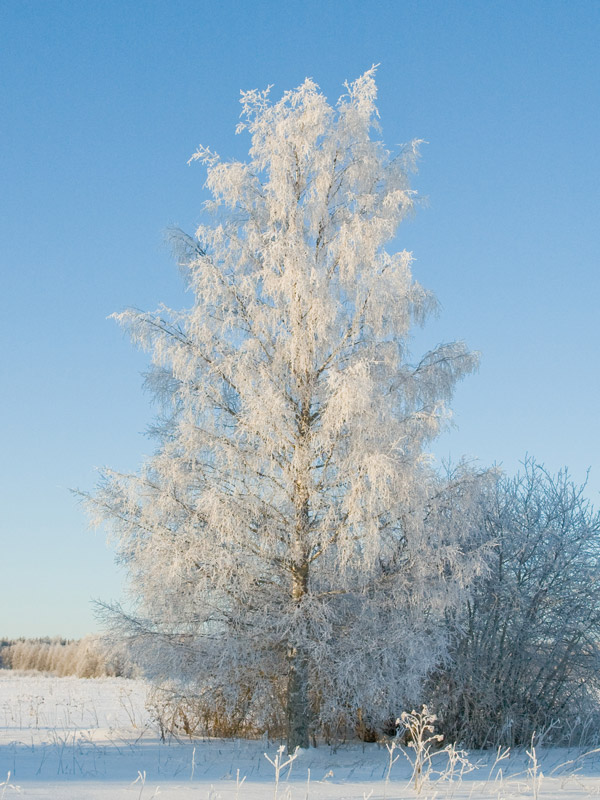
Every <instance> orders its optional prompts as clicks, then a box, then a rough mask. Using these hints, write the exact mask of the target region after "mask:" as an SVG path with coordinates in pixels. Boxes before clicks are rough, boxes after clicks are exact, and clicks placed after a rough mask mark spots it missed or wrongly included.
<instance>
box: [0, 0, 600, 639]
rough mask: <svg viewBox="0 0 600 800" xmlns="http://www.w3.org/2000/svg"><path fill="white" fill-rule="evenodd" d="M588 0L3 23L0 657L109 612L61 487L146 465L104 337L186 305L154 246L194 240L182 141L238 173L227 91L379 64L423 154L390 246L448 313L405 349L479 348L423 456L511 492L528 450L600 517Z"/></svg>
mask: <svg viewBox="0 0 600 800" xmlns="http://www.w3.org/2000/svg"><path fill="white" fill-rule="evenodd" d="M599 41H600V2H597V0H579V2H572V1H570V2H567V1H565V2H557V0H545V1H544V2H541V1H539V0H538V1H536V0H532V1H531V2H520V1H519V2H517V1H516V0H504V1H503V2H495V1H494V0H489V2H459V1H458V0H456V1H453V0H448V1H447V2H442V0H439V2H433V0H395V1H394V2H389V1H387V0H382V1H381V2H357V1H356V0H346V2H341V0H333V1H332V2H327V1H326V0H319V2H316V0H303V1H302V2H285V0H262V1H261V0H254V1H253V2H247V3H243V2H237V3H236V2H232V1H231V0H222V1H221V2H219V3H217V2H202V1H201V0H198V1H197V2H192V1H191V0H171V1H170V2H166V0H165V2H152V1H151V0H149V1H148V2H143V3H142V2H133V1H132V0H119V1H118V2H116V1H115V0H103V2H99V1H98V0H97V1H96V2H91V1H90V2H68V1H67V0H50V1H48V2H44V1H43V0H35V1H34V0H4V2H3V3H2V5H1V6H0V75H1V76H2V80H1V85H0V93H1V100H2V102H1V107H2V112H1V114H0V137H1V139H2V148H1V149H0V185H1V186H2V196H1V200H0V203H1V206H2V208H1V214H0V237H1V243H2V248H1V251H0V274H1V277H2V284H1V285H2V296H3V299H4V308H3V313H2V315H1V317H0V331H1V335H2V343H3V347H2V378H3V379H2V388H1V392H0V399H1V419H2V425H3V437H2V438H3V441H4V447H3V452H4V458H3V459H2V463H1V466H0V469H1V473H2V474H1V478H0V491H1V509H2V511H1V516H0V541H1V551H0V552H1V554H2V567H3V568H2V578H1V579H0V636H7V637H17V636H37V635H55V634H61V635H64V636H68V637H77V636H80V635H83V634H85V633H86V632H89V631H93V630H96V629H97V623H96V621H95V620H94V617H93V614H92V607H91V604H90V599H91V598H94V597H96V598H101V599H104V600H109V599H115V598H118V597H119V596H120V592H121V585H122V577H123V576H122V573H121V572H120V571H119V569H118V568H117V567H116V566H115V565H114V563H113V558H112V554H111V552H110V550H109V548H108V547H107V546H106V544H105V540H104V535H103V533H102V532H98V533H93V532H90V531H89V530H88V529H87V522H86V518H85V515H84V513H83V510H82V509H81V507H80V506H79V505H78V504H77V502H76V501H75V500H74V498H73V496H72V495H71V494H70V493H69V488H70V487H80V488H81V489H84V490H89V489H91V488H92V487H93V486H94V484H95V481H96V474H95V472H94V467H96V466H102V465H109V466H111V467H114V468H116V469H121V470H134V469H136V467H137V466H138V465H139V463H140V461H141V459H142V457H143V455H144V454H145V453H149V452H151V450H152V443H151V442H150V441H149V440H148V439H146V438H145V437H144V435H143V434H144V431H145V429H146V428H147V426H148V424H149V423H150V422H151V420H152V413H153V412H152V408H151V406H150V403H149V398H148V397H147V396H145V395H144V394H143V392H142V389H141V383H142V379H141V377H140V373H141V372H142V371H143V369H144V366H145V364H146V363H147V358H146V356H144V355H143V354H140V353H138V352H136V351H135V350H134V349H133V347H132V346H131V345H130V343H129V342H128V341H127V339H126V338H125V337H124V336H123V334H122V333H121V332H120V330H119V329H118V328H117V326H116V325H115V323H114V322H113V321H110V320H107V319H106V318H107V316H108V315H109V314H111V313H112V312H113V311H116V310H120V309H122V308H124V307H126V306H130V305H132V306H137V307H140V308H147V309H153V308H155V307H156V306H158V304H159V303H161V302H164V303H166V304H167V305H172V306H174V307H181V306H182V305H184V304H187V303H189V302H190V298H189V296H187V295H185V294H184V293H183V290H182V285H181V281H180V278H179V276H178V272H177V268H176V266H175V265H174V264H173V262H172V259H171V256H170V254H169V251H168V248H166V247H165V246H164V244H163V232H164V230H165V229H166V228H167V227H169V226H170V225H173V224H175V225H180V226H181V227H183V228H185V229H186V230H188V231H190V232H193V230H194V228H195V225H196V223H197V222H198V220H199V217H200V212H201V204H202V201H203V200H204V199H206V194H205V190H204V189H203V182H204V173H203V170H202V167H201V166H198V165H194V166H188V165H187V160H188V159H189V157H190V156H191V154H192V153H193V152H194V150H195V149H196V147H197V145H198V144H199V143H202V144H206V145H210V146H211V147H212V148H214V149H215V150H217V152H219V153H220V154H221V155H222V156H223V157H225V158H231V157H236V158H243V157H244V154H245V152H247V149H248V138H247V136H246V135H241V136H237V137H236V136H235V135H234V130H235V126H236V123H237V120H238V114H239V103H238V100H239V91H240V89H249V88H264V87H266V85H267V84H274V89H273V96H274V97H278V96H279V95H280V94H281V92H283V91H284V90H285V89H288V88H292V87H295V86H297V85H298V84H300V83H301V82H302V80H303V79H304V78H305V77H306V76H311V77H313V78H314V79H315V80H316V81H317V83H318V84H319V85H320V86H321V88H322V89H323V91H324V92H325V94H326V95H327V96H328V97H329V99H330V100H331V101H335V99H336V98H337V97H338V96H339V95H340V94H341V93H342V92H343V86H342V84H343V82H344V80H345V79H350V80H352V79H354V78H356V77H358V75H360V74H362V73H363V72H364V71H365V70H366V69H368V68H369V67H370V66H371V64H373V63H379V64H380V65H381V66H380V67H379V70H378V79H377V81H378V86H379V100H378V106H379V110H380V115H381V125H382V133H383V139H384V141H385V142H386V144H387V145H388V147H390V148H394V147H395V146H396V145H397V144H399V143H402V142H406V141H408V140H410V139H412V138H420V139H424V140H425V141H426V142H427V144H425V145H423V148H422V159H421V165H420V171H419V174H418V175H416V176H415V177H414V181H413V184H414V187H415V189H417V190H418V191H419V193H420V194H421V195H423V196H424V197H426V199H427V202H426V203H424V204H423V207H422V208H421V209H420V210H419V212H418V214H417V216H416V218H415V219H414V220H409V221H407V222H406V223H404V224H403V226H401V228H400V230H399V232H398V244H399V246H400V247H403V248H407V249H409V250H412V251H414V255H415V264H414V272H415V276H416V277H417V279H418V280H419V281H420V282H421V283H422V284H423V285H424V286H426V287H427V288H428V289H431V290H432V291H433V292H434V293H435V294H436V295H437V296H438V298H439V300H440V302H441V304H442V314H441V316H440V318H439V319H437V320H435V321H433V322H432V323H430V325H428V327H427V328H426V329H425V331H424V332H423V333H422V334H421V333H419V335H418V336H417V338H416V343H415V349H418V348H421V349H423V348H424V347H426V346H429V345H432V344H435V343H437V342H439V341H449V340H453V339H465V340H466V341H467V342H468V344H469V345H470V346H471V347H472V348H473V349H476V350H479V351H481V354H482V360H481V368H480V371H479V373H478V374H476V375H474V376H471V377H469V378H467V379H466V380H465V381H464V382H463V383H462V384H461V385H460V387H459V389H458V391H457V393H456V396H455V401H454V403H453V408H454V411H455V422H456V423H457V426H458V428H457V429H456V430H453V431H452V432H450V433H448V434H445V435H444V436H443V437H442V439H441V440H440V441H439V442H438V443H437V444H436V446H435V450H434V451H435V454H436V456H437V457H438V458H443V457H451V458H452V459H454V460H456V459H458V458H459V457H460V456H461V455H463V454H464V455H467V456H469V457H472V458H477V459H479V461H480V463H481V464H482V465H488V464H491V463H492V462H498V463H501V464H502V465H503V466H504V467H505V469H506V470H507V471H508V472H509V473H513V472H514V471H515V470H516V469H517V467H518V464H519V461H520V460H521V459H522V458H523V457H524V456H525V454H526V453H530V454H531V455H533V456H535V457H536V458H537V459H538V460H539V461H541V462H544V463H545V464H546V465H547V466H548V468H549V469H551V470H553V471H554V470H556V469H558V468H559V467H561V466H563V465H566V466H568V467H569V468H570V469H571V471H572V473H573V476H574V477H575V478H576V479H577V480H583V479H584V477H585V473H586V469H587V468H588V467H591V473H590V481H589V484H588V495H589V497H590V498H591V499H592V501H593V502H594V503H595V504H596V505H598V500H599V496H598V492H599V491H600V459H599V452H600V429H599V423H598V412H599V402H598V395H599V394H600V377H599V374H598V345H599V335H598V311H597V309H598V305H599V299H600V298H599V295H600V277H599V269H598V253H599V249H600V248H599V244H600V241H599V239H600V235H599V228H600V225H599V223H600V147H599V143H600V136H599V134H600V111H599V100H600V55H599V50H600V48H598V42H599Z"/></svg>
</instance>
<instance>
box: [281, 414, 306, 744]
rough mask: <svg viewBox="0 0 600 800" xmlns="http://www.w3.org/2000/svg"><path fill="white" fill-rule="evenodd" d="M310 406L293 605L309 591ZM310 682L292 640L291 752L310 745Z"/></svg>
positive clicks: (301, 427)
mask: <svg viewBox="0 0 600 800" xmlns="http://www.w3.org/2000/svg"><path fill="white" fill-rule="evenodd" d="M309 409H310V403H307V402H305V403H304V404H303V406H302V408H301V411H300V415H299V419H298V443H297V447H298V451H299V462H298V471H297V473H296V479H295V486H294V505H295V509H296V514H295V524H294V540H293V551H292V570H291V571H292V586H291V595H292V597H291V599H292V603H293V604H294V605H299V604H300V603H301V602H302V600H303V598H304V596H305V595H306V594H307V593H308V572H309V553H308V535H309V528H310V492H309V472H308V463H307V460H306V450H307V444H308V443H307V440H308V437H309V433H310V419H309V414H310V412H309ZM309 684H310V680H309V658H308V653H307V652H306V650H305V647H304V646H303V645H302V644H301V643H299V642H297V641H293V642H290V643H289V645H288V686H287V749H288V752H289V753H293V752H294V750H295V749H296V747H303V748H306V747H308V746H309V734H310V722H311V713H310V698H309Z"/></svg>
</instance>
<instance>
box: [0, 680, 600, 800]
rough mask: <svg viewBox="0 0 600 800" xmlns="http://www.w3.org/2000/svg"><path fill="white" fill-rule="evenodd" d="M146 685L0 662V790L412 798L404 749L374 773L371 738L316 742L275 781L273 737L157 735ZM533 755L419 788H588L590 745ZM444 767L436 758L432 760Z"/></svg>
mask: <svg viewBox="0 0 600 800" xmlns="http://www.w3.org/2000/svg"><path fill="white" fill-rule="evenodd" d="M146 692H147V686H146V685H145V684H144V683H143V682H141V681H132V680H125V679H121V678H102V679H81V678H55V677H49V676H45V675H42V674H39V673H15V672H11V671H8V670H0V800H9V799H10V798H12V797H25V798H28V797H30V798H51V799H52V800H88V799H89V800H109V798H110V800H152V798H153V797H159V796H160V797H161V798H163V800H171V799H172V800H185V798H189V799H190V800H192V798H193V800H267V799H268V798H273V800H342V798H343V799H344V800H364V799H365V798H371V800H382V798H385V800H394V798H398V799H399V798H402V799H404V798H411V797H416V793H415V791H414V789H413V788H412V786H411V785H410V784H409V779H410V774H411V767H410V764H409V763H408V760H407V759H406V758H404V756H403V754H402V753H399V752H398V751H395V752H394V753H393V756H394V757H395V756H397V755H400V758H399V759H398V760H397V761H396V762H395V763H394V764H393V765H392V767H391V770H390V776H389V780H388V781H386V775H387V772H388V767H389V761H390V757H389V754H388V751H387V750H386V748H385V747H383V746H380V745H376V744H373V745H360V744H358V745H357V744H352V745H344V746H340V747H338V748H337V749H333V748H330V747H327V746H325V745H323V746H321V747H319V748H317V749H311V750H310V751H305V752H301V753H299V755H298V757H297V758H296V760H295V761H294V762H293V764H292V765H291V770H290V768H289V767H288V768H286V769H284V770H283V771H282V775H281V779H280V782H279V785H278V786H277V785H276V782H275V770H274V768H273V766H272V765H271V764H270V763H269V761H268V760H267V759H266V758H265V753H267V755H269V757H270V758H271V759H272V760H273V759H275V757H276V755H277V751H278V747H279V745H280V743H279V742H269V741H267V740H266V739H265V740H261V741H239V740H234V741H229V740H227V741H224V740H215V739H213V740H199V739H197V740H193V741H190V740H180V741H176V740H172V741H170V742H161V741H160V738H159V736H158V735H157V731H156V729H155V728H154V727H153V726H152V723H151V720H150V718H149V715H148V712H147V711H146V709H145V698H146ZM411 753H412V751H408V754H409V755H410V754H411ZM537 756H538V759H539V765H538V768H537V773H536V774H537V782H536V780H535V777H536V775H535V774H534V770H535V767H534V764H533V762H532V759H531V758H530V757H528V756H527V755H526V753H524V752H515V753H513V754H511V755H510V757H508V758H505V759H504V760H502V761H500V762H499V763H496V764H494V758H495V754H494V753H471V754H470V756H469V758H470V761H471V762H472V763H473V764H476V765H477V768H476V769H474V770H473V771H471V772H469V773H468V774H463V775H462V776H456V777H455V779H454V780H453V781H447V780H446V781H441V780H439V779H436V776H435V775H434V776H433V777H432V780H430V782H429V783H427V784H426V785H425V787H424V788H423V791H422V794H421V797H422V798H427V799H428V800H433V798H436V800H445V799H446V798H447V799H448V800H449V799H450V798H453V799H454V800H467V798H473V799H474V800H476V799H477V798H493V799H494V800H512V798H527V797H533V798H536V797H537V798H539V800H542V798H543V799H544V800H553V799H554V798H563V799H564V800H575V798H577V799H578V800H579V798H592V797H596V798H597V797H598V796H599V795H600V752H592V753H590V754H589V755H585V754H583V753H582V752H581V751H577V750H573V749H572V750H567V749H560V750H559V749H553V750H550V749H548V750H541V749H540V748H538V753H537ZM284 758H285V756H284ZM442 758H444V759H445V756H442ZM444 766H446V764H445V763H444V764H442V761H441V759H439V763H438V764H437V765H436V766H435V768H436V769H438V770H442V769H443V767H444ZM457 772H458V769H457ZM9 773H10V776H9ZM242 781H243V783H242ZM238 783H240V784H241V785H238ZM536 792H537V794H536Z"/></svg>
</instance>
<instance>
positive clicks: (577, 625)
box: [432, 458, 600, 747]
mask: <svg viewBox="0 0 600 800" xmlns="http://www.w3.org/2000/svg"><path fill="white" fill-rule="evenodd" d="M584 492H585V486H578V485H576V484H575V483H574V482H573V481H572V480H571V478H570V477H569V474H568V472H567V471H566V470H563V471H561V472H559V473H558V475H555V476H553V475H550V474H549V473H548V472H547V471H546V470H545V469H544V467H543V466H541V465H540V464H537V463H536V462H535V460H533V459H531V458H530V459H527V460H526V461H525V463H524V469H523V471H522V472H521V473H520V474H518V475H517V476H516V477H515V478H512V479H509V478H504V479H502V480H500V481H499V482H498V484H497V486H496V489H495V491H494V492H493V493H492V494H491V496H489V497H488V498H487V499H486V506H487V509H486V515H485V518H486V521H485V533H484V534H483V535H484V537H487V538H488V539H490V540H491V541H493V542H494V545H495V547H494V549H493V550H492V554H491V560H490V567H491V569H490V571H489V573H487V574H485V575H484V576H482V577H481V578H480V579H479V581H478V582H477V583H476V584H475V587H474V591H473V595H472V598H471V599H470V600H469V602H468V604H467V607H466V613H465V616H464V620H463V625H464V635H463V636H462V637H460V638H459V639H458V641H457V642H456V645H455V648H454V651H453V659H454V661H453V664H452V666H451V667H450V668H449V669H447V670H445V671H443V672H440V673H438V674H436V675H435V677H434V680H433V685H434V688H433V690H432V693H433V697H434V699H433V701H432V702H433V703H434V705H435V707H436V709H437V710H438V712H439V713H440V716H441V717H442V718H443V729H444V730H445V732H446V734H447V737H450V738H452V739H453V740H455V739H458V740H460V741H462V742H464V743H465V744H466V745H468V746H475V747H481V746H486V745H487V746H490V745H500V744H503V745H513V744H527V743H530V742H531V737H532V735H533V733H534V731H537V733H538V734H541V733H542V731H544V729H548V728H549V726H551V725H552V726H553V730H552V733H553V735H554V737H555V738H556V737H561V736H562V737H566V741H567V742H568V743H573V742H574V740H576V739H577V736H578V735H579V733H581V732H582V731H583V730H584V727H585V726H584V725H583V722H584V720H586V719H587V718H588V717H589V715H590V713H594V712H597V711H598V697H599V695H598V692H599V691H600V591H599V589H600V515H599V514H598V513H597V512H595V511H594V509H593V508H592V506H591V505H590V503H589V501H587V500H586V499H585V496H584ZM578 720H579V722H578ZM580 723H581V724H580Z"/></svg>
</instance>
